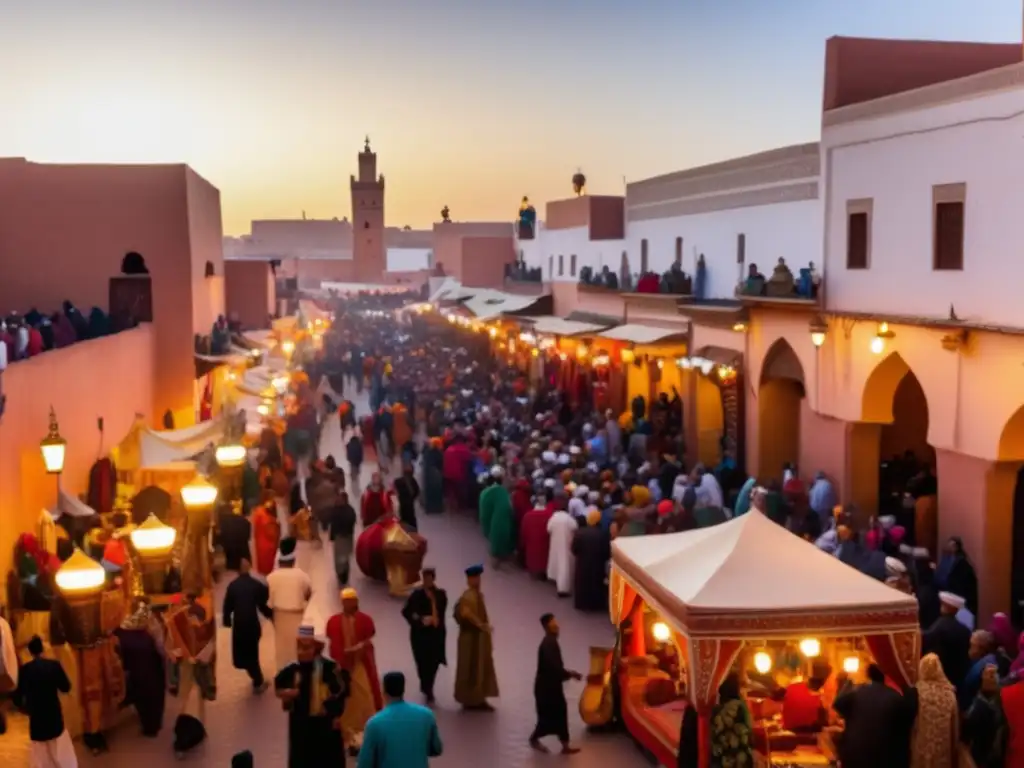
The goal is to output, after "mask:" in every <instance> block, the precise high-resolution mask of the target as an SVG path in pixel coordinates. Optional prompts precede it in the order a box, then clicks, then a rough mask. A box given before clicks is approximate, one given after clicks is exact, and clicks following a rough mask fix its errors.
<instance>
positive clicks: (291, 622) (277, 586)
mask: <svg viewBox="0 0 1024 768" xmlns="http://www.w3.org/2000/svg"><path fill="white" fill-rule="evenodd" d="M295 546H296V542H295V539H282V540H281V548H280V552H279V554H278V557H277V566H278V567H277V568H275V569H274V571H273V572H272V573H271V574H270V575H269V576H267V588H268V589H269V591H270V598H269V599H268V600H267V605H269V606H270V609H271V610H272V611H273V612H274V654H275V659H276V664H277V666H276V670H277V671H278V672H279V671H281V670H282V669H284V668H285V667H287V666H288V665H289V664H291V663H292V662H293V661H295V637H296V636H297V635H298V632H299V627H301V626H302V618H303V615H304V614H305V612H306V606H307V605H309V599H310V597H312V595H313V584H312V582H311V581H310V578H309V575H308V574H307V573H306V572H305V571H303V570H302V569H300V568H298V567H297V566H296V565H295ZM275 674H276V672H275Z"/></svg>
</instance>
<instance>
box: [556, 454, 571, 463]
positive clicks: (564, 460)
mask: <svg viewBox="0 0 1024 768" xmlns="http://www.w3.org/2000/svg"><path fill="white" fill-rule="evenodd" d="M569 461H570V460H569V454H568V453H562V454H559V456H558V463H559V464H568V463H569Z"/></svg>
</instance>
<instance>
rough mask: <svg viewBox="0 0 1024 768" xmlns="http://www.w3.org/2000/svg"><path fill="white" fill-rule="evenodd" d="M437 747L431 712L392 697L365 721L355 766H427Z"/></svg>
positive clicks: (373, 767) (435, 755)
mask: <svg viewBox="0 0 1024 768" xmlns="http://www.w3.org/2000/svg"><path fill="white" fill-rule="evenodd" d="M441 750H442V745H441V735H440V734H439V733H438V731H437V720H436V719H435V718H434V713H433V712H431V711H430V710H429V709H427V708H426V707H421V706H420V705H419V704H410V703H408V702H406V701H396V702H393V703H391V704H388V705H387V706H386V707H384V709H382V710H381V711H380V712H378V713H377V714H376V715H374V716H373V717H371V718H370V721H369V722H368V723H367V724H366V729H365V730H364V731H363V745H362V747H360V749H359V762H358V764H357V768H427V766H428V765H429V763H430V758H432V757H440V756H441Z"/></svg>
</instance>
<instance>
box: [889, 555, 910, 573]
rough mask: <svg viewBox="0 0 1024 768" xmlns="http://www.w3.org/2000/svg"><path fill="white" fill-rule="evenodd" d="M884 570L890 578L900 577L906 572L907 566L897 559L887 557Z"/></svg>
mask: <svg viewBox="0 0 1024 768" xmlns="http://www.w3.org/2000/svg"><path fill="white" fill-rule="evenodd" d="M885 570H886V573H888V574H890V575H892V576H902V575H903V574H905V573H906V572H907V566H905V565H904V564H903V561H902V560H900V559H899V558H897V557H887V558H885Z"/></svg>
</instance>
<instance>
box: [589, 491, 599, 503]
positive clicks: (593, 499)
mask: <svg viewBox="0 0 1024 768" xmlns="http://www.w3.org/2000/svg"><path fill="white" fill-rule="evenodd" d="M600 500H601V494H600V493H598V492H597V491H591V492H590V493H588V494H587V501H589V502H590V503H591V504H597V502H599V501H600Z"/></svg>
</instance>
